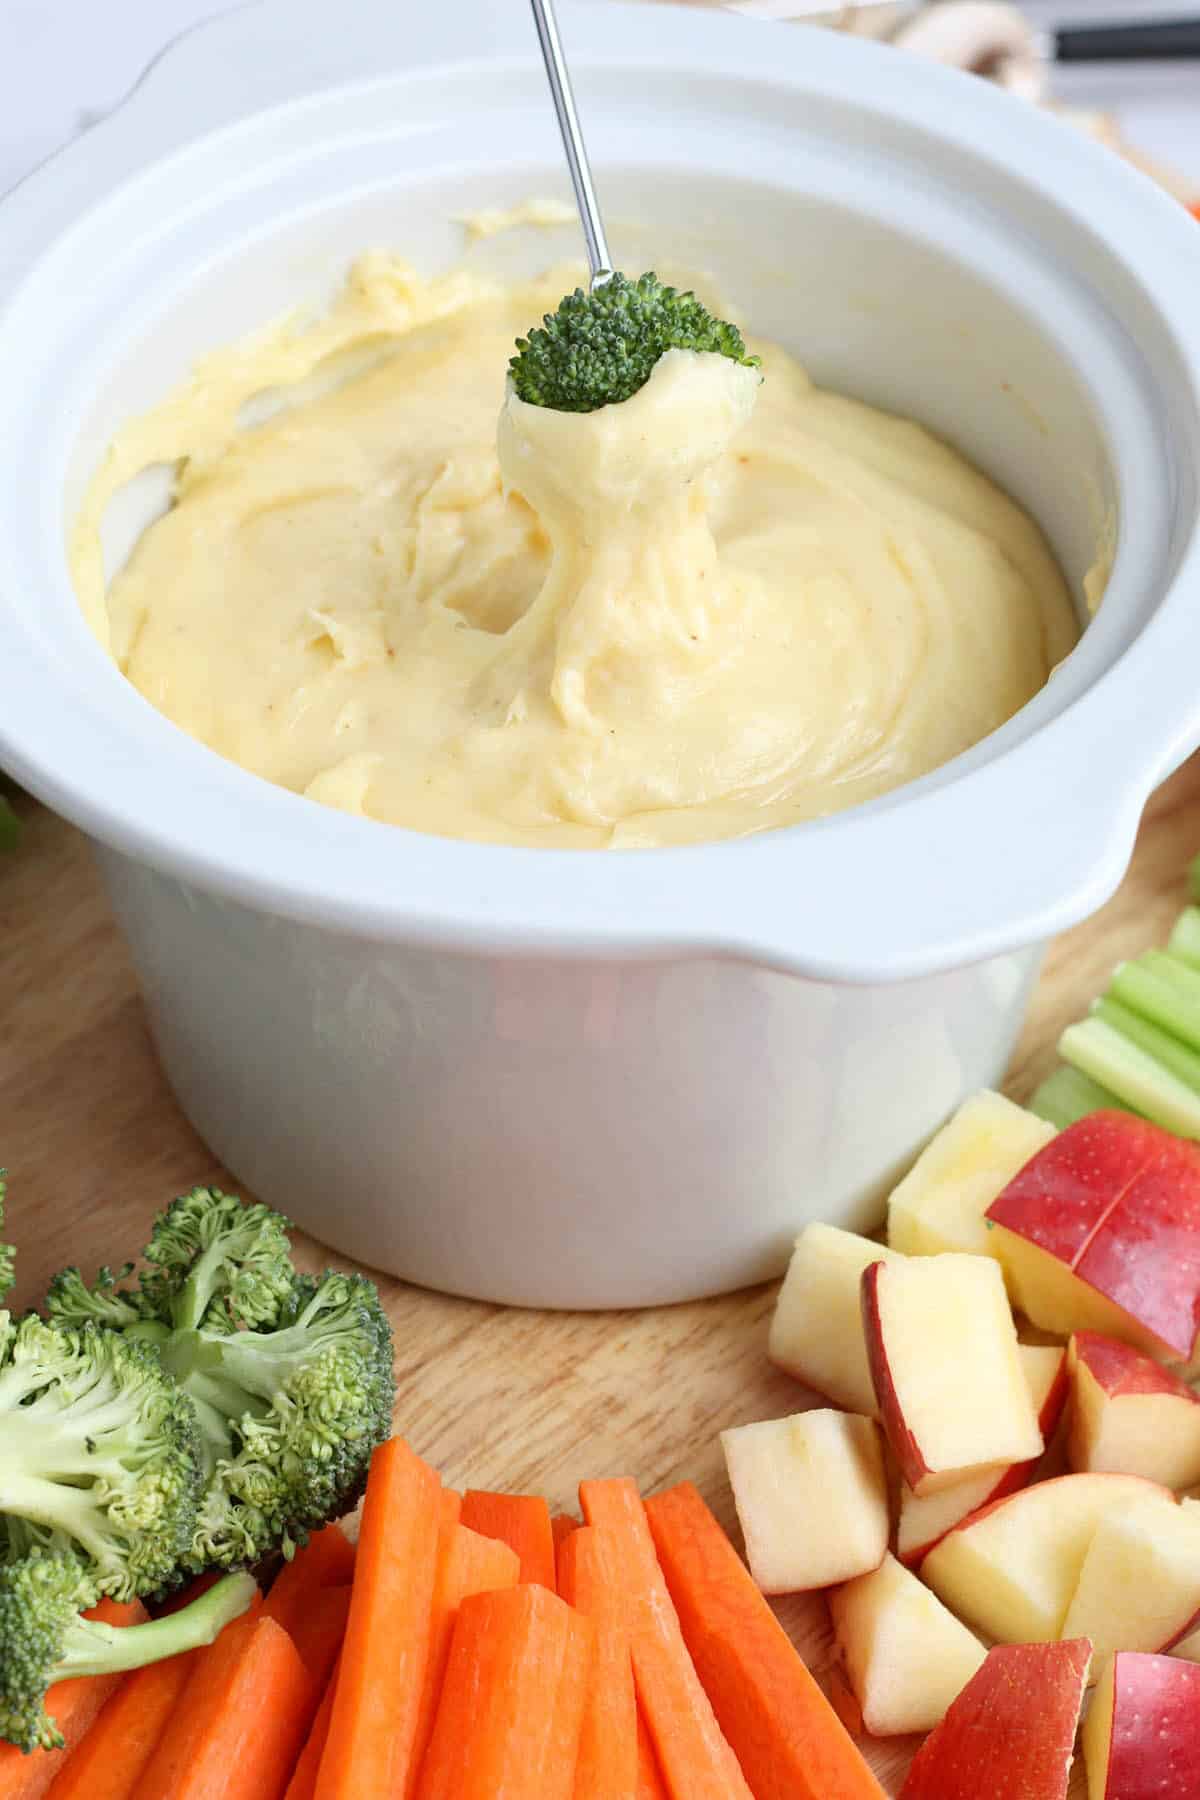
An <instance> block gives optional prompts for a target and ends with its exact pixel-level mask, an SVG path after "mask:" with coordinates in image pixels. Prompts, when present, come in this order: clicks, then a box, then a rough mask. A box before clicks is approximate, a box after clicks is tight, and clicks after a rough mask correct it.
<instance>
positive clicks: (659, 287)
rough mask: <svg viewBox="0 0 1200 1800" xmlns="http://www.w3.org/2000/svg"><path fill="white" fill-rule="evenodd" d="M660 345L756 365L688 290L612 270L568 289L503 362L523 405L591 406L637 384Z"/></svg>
mask: <svg viewBox="0 0 1200 1800" xmlns="http://www.w3.org/2000/svg"><path fill="white" fill-rule="evenodd" d="M668 350H711V351H715V352H716V353H717V354H718V355H720V356H728V357H730V358H731V359H732V360H733V361H734V362H737V363H744V364H745V365H746V366H747V367H749V368H757V367H758V365H759V362H760V358H759V357H757V356H750V355H748V354H747V351H746V345H745V341H744V339H743V337H742V334H741V332H740V331H739V330H738V328H737V326H736V325H729V324H727V323H726V321H725V320H724V319H716V318H714V317H713V315H712V313H710V312H709V310H708V308H707V307H706V306H703V305H702V304H701V303H700V301H699V300H697V298H696V296H695V294H692V293H686V294H684V293H680V292H679V290H678V289H677V288H673V287H664V286H663V284H662V283H661V282H660V281H659V279H658V277H657V276H656V275H639V277H638V279H637V280H636V281H630V280H629V279H628V277H627V276H625V275H612V276H610V277H609V279H608V280H607V281H606V282H604V283H603V284H602V285H601V286H600V287H597V288H594V289H593V290H592V292H591V293H590V294H585V293H584V291H583V289H582V288H576V289H575V292H574V293H573V294H568V295H567V297H566V299H565V300H564V301H563V302H562V303H561V305H560V306H559V308H558V311H557V312H554V313H547V314H546V316H545V318H544V319H543V321H542V323H541V325H538V326H535V327H534V329H533V330H532V331H531V332H530V333H529V336H528V337H523V338H518V339H517V354H516V355H515V356H514V357H513V359H512V361H511V362H510V363H509V365H508V367H509V373H510V374H511V376H512V383H513V387H514V388H515V389H516V392H517V396H518V398H519V399H521V400H527V401H528V402H529V404H530V405H531V406H548V407H550V408H551V410H552V411H554V412H595V411H596V410H597V408H598V407H601V406H610V405H612V404H613V403H614V402H616V401H618V400H628V399H629V396H630V395H631V394H636V393H637V391H638V389H639V388H641V387H645V385H646V383H647V382H648V381H649V379H650V376H651V373H652V371H653V369H654V365H655V363H656V362H657V361H658V359H659V357H660V356H662V355H663V354H664V353H665V352H666V351H668Z"/></svg>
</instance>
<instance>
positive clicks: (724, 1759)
mask: <svg viewBox="0 0 1200 1800" xmlns="http://www.w3.org/2000/svg"><path fill="white" fill-rule="evenodd" d="M579 1497H580V1500H581V1501H582V1503H583V1516H584V1518H585V1519H586V1520H587V1522H588V1524H589V1525H600V1526H603V1527H605V1529H607V1530H608V1531H609V1532H610V1534H611V1539H612V1543H613V1548H614V1551H615V1554H616V1560H617V1565H618V1567H619V1569H620V1571H621V1589H622V1600H623V1603H624V1610H625V1623H626V1629H627V1630H628V1632H629V1648H630V1650H631V1651H632V1653H633V1674H634V1680H635V1683H636V1685H637V1694H638V1701H639V1703H640V1705H641V1708H642V1711H643V1712H644V1713H645V1715H646V1724H647V1725H648V1726H649V1728H650V1736H651V1737H652V1738H653V1740H654V1748H655V1750H656V1751H657V1753H658V1765H659V1771H660V1773H661V1775H662V1778H663V1785H664V1786H665V1788H666V1790H667V1793H668V1794H669V1795H670V1796H671V1800H735V1796H736V1800H752V1797H751V1793H750V1789H749V1787H748V1786H747V1785H746V1781H745V1778H744V1776H743V1775H742V1771H741V1769H740V1768H739V1767H738V1761H737V1757H736V1756H735V1755H734V1753H733V1751H732V1750H731V1749H730V1747H729V1745H728V1743H727V1742H726V1740H725V1738H724V1737H723V1736H722V1734H721V1728H720V1726H719V1725H718V1723H717V1720H716V1715H715V1714H714V1712H713V1709H712V1706H711V1704H710V1702H709V1699H708V1696H707V1694H706V1693H705V1692H704V1689H703V1687H702V1686H701V1684H700V1678H699V1676H698V1675H697V1674H696V1670H695V1668H694V1667H693V1665H692V1659H691V1657H690V1656H689V1655H688V1652H687V1647H686V1645H685V1643H684V1640H683V1634H682V1632H681V1631H680V1628H679V1620H678V1618H677V1617H676V1613H675V1608H674V1606H673V1605H672V1604H671V1596H670V1594H669V1593H668V1592H667V1584H666V1582H665V1581H664V1580H663V1575H662V1571H661V1569H660V1568H659V1566H658V1559H657V1557H656V1556H655V1553H654V1540H653V1539H652V1538H651V1536H650V1527H649V1525H648V1523H647V1521H646V1509H645V1507H644V1506H643V1505H642V1502H641V1499H640V1497H639V1495H638V1491H637V1487H636V1485H635V1484H634V1483H633V1482H632V1481H629V1480H620V1481H585V1482H584V1483H583V1484H582V1486H581V1487H580V1489H579Z"/></svg>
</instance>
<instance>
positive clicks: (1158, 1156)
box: [987, 1112, 1200, 1362]
mask: <svg viewBox="0 0 1200 1800" xmlns="http://www.w3.org/2000/svg"><path fill="white" fill-rule="evenodd" d="M987 1217H988V1219H989V1220H990V1221H991V1223H992V1224H993V1225H994V1226H995V1227H996V1228H997V1237H996V1254H997V1255H998V1256H999V1257H1000V1259H1001V1261H1002V1262H1003V1264H1004V1267H1005V1270H1006V1271H1007V1274H1008V1279H1009V1287H1010V1290H1011V1292H1012V1294H1013V1298H1014V1300H1015V1303H1016V1304H1017V1305H1018V1306H1019V1307H1020V1308H1021V1310H1022V1312H1024V1313H1026V1314H1027V1315H1028V1317H1029V1318H1030V1319H1032V1320H1033V1322H1034V1324H1035V1325H1041V1326H1044V1327H1045V1328H1046V1330H1048V1331H1057V1332H1060V1333H1061V1334H1062V1335H1063V1336H1066V1335H1068V1334H1069V1333H1070V1332H1072V1331H1098V1332H1102V1333H1104V1334H1105V1335H1106V1336H1108V1337H1115V1338H1119V1339H1121V1340H1122V1341H1123V1342H1126V1343H1131V1344H1135V1345H1137V1346H1138V1348H1139V1349H1142V1350H1145V1351H1147V1352H1148V1353H1149V1354H1150V1355H1152V1356H1157V1357H1160V1358H1162V1359H1163V1360H1164V1361H1167V1362H1185V1361H1187V1360H1188V1359H1189V1358H1190V1357H1191V1356H1192V1354H1193V1349H1194V1346H1195V1341H1196V1329H1197V1321H1198V1316H1200V1150H1197V1148H1196V1146H1195V1145H1194V1144H1190V1143H1184V1142H1182V1141H1181V1140H1180V1139H1178V1138H1174V1137H1172V1136H1171V1135H1170V1133H1169V1132H1165V1131H1161V1130H1160V1129H1159V1128H1158V1126H1156V1125H1151V1124H1149V1123H1147V1121H1146V1120H1144V1119H1136V1118H1134V1117H1133V1116H1132V1115H1131V1114H1129V1113H1115V1112H1098V1113H1092V1114H1091V1115H1090V1116H1089V1117H1088V1118H1085V1119H1080V1120H1079V1121H1078V1123H1077V1124H1075V1125H1071V1126H1069V1127H1068V1128H1067V1130H1066V1131H1062V1132H1060V1133H1059V1134H1058V1136H1057V1137H1055V1138H1052V1139H1051V1141H1050V1143H1048V1144H1047V1145H1046V1147H1045V1149H1044V1150H1040V1151H1039V1152H1038V1154H1037V1155H1036V1156H1035V1157H1034V1158H1033V1159H1032V1161H1031V1162H1029V1163H1027V1164H1026V1165H1025V1167H1024V1168H1023V1169H1022V1170H1021V1172H1020V1174H1018V1175H1017V1176H1016V1177H1015V1178H1014V1179H1013V1180H1012V1181H1011V1182H1010V1183H1009V1184H1008V1186H1007V1187H1006V1188H1005V1190H1004V1192H1003V1193H1002V1194H1000V1195H999V1196H998V1198H997V1199H996V1200H994V1201H993V1202H992V1204H991V1206H990V1207H989V1208H988V1213H987Z"/></svg>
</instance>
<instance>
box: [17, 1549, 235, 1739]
mask: <svg viewBox="0 0 1200 1800" xmlns="http://www.w3.org/2000/svg"><path fill="white" fill-rule="evenodd" d="M257 1591H258V1590H257V1586H256V1584H255V1581H254V1578H253V1577H252V1576H250V1575H227V1576H226V1577H225V1579H224V1580H223V1581H218V1582H217V1583H216V1584H215V1586H213V1587H211V1588H209V1589H208V1590H207V1592H206V1593H204V1594H202V1595H201V1596H200V1598H199V1599H198V1600H193V1601H192V1603H191V1604H190V1605H189V1606H185V1607H183V1608H182V1609H181V1610H180V1611H178V1612H174V1613H171V1614H169V1615H168V1616H167V1617H166V1618H162V1619H154V1620H151V1621H150V1623H148V1624H145V1625H124V1626H121V1625H109V1624H105V1623H103V1622H102V1621H101V1620H98V1619H85V1618H81V1617H80V1614H81V1613H83V1612H86V1611H87V1610H88V1608H89V1607H91V1606H94V1605H95V1603H96V1598H97V1595H96V1589H95V1586H94V1584H93V1583H92V1581H91V1579H90V1577H89V1573H88V1571H87V1569H86V1567H85V1566H84V1565H83V1564H82V1563H81V1562H80V1561H79V1560H78V1558H76V1557H74V1556H72V1555H70V1554H67V1553H57V1554H54V1553H50V1552H47V1551H44V1550H34V1551H32V1552H31V1554H30V1555H28V1556H26V1557H23V1558H21V1559H20V1560H19V1561H17V1562H15V1563H11V1564H9V1565H8V1566H2V1565H0V1738H5V1739H7V1740H8V1742H9V1743H12V1744H16V1745H17V1746H18V1748H19V1749H21V1750H25V1751H30V1750H37V1749H46V1750H53V1749H57V1748H59V1747H61V1745H62V1742H63V1737H62V1733H61V1732H60V1731H59V1729H58V1726H57V1725H56V1724H55V1722H54V1720H53V1719H52V1718H51V1717H50V1715H49V1714H48V1713H47V1711H46V1706H45V1700H46V1690H47V1689H48V1688H50V1687H52V1686H53V1684H54V1683H55V1682H56V1681H62V1680H65V1679H66V1678H67V1677H69V1676H74V1675H106V1674H112V1673H116V1672H118V1671H122V1670H125V1669H140V1668H143V1667H144V1666H145V1665H146V1664H147V1663H153V1662H161V1661H162V1660H163V1659H164V1658H165V1657H168V1656H178V1655H180V1654H181V1653H182V1652H183V1651H185V1650H196V1649H199V1648H200V1647H201V1646H202V1645H204V1644H211V1643H212V1642H213V1640H214V1639H215V1638H216V1637H217V1636H218V1634H219V1633H220V1632H221V1631H222V1630H223V1629H224V1627H225V1626H226V1625H227V1624H229V1622H230V1621H231V1620H233V1619H236V1618H238V1617H239V1616H240V1615H241V1614H242V1613H244V1612H245V1611H246V1608H247V1607H248V1606H249V1605H250V1602H251V1601H252V1600H253V1598H254V1596H255V1594H256V1592H257Z"/></svg>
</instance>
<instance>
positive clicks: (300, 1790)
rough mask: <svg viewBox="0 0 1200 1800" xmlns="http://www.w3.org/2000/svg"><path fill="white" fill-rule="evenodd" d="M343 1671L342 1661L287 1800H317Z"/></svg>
mask: <svg viewBox="0 0 1200 1800" xmlns="http://www.w3.org/2000/svg"><path fill="white" fill-rule="evenodd" d="M340 1668H341V1660H340V1658H339V1660H338V1662H337V1663H336V1664H335V1665H334V1670H333V1674H332V1675H331V1676H330V1677H329V1680H328V1682H327V1683H326V1685H325V1697H324V1699H323V1700H322V1701H321V1704H320V1706H319V1707H318V1709H317V1716H316V1718H315V1719H314V1720H313V1722H312V1729H311V1730H310V1731H309V1734H308V1742H307V1743H306V1744H305V1746H304V1749H303V1750H302V1751H301V1753H300V1760H299V1762H298V1763H297V1764H296V1767H295V1768H294V1769H293V1771H292V1779H291V1781H290V1782H289V1783H288V1790H287V1793H286V1794H285V1795H284V1800H313V1795H314V1794H315V1793H316V1791H317V1775H318V1773H319V1771H320V1768H321V1758H322V1757H323V1756H324V1754H325V1745H326V1743H327V1741H328V1738H329V1721H330V1719H332V1717H333V1699H334V1694H335V1693H336V1691H337V1679H338V1670H339V1669H340Z"/></svg>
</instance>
